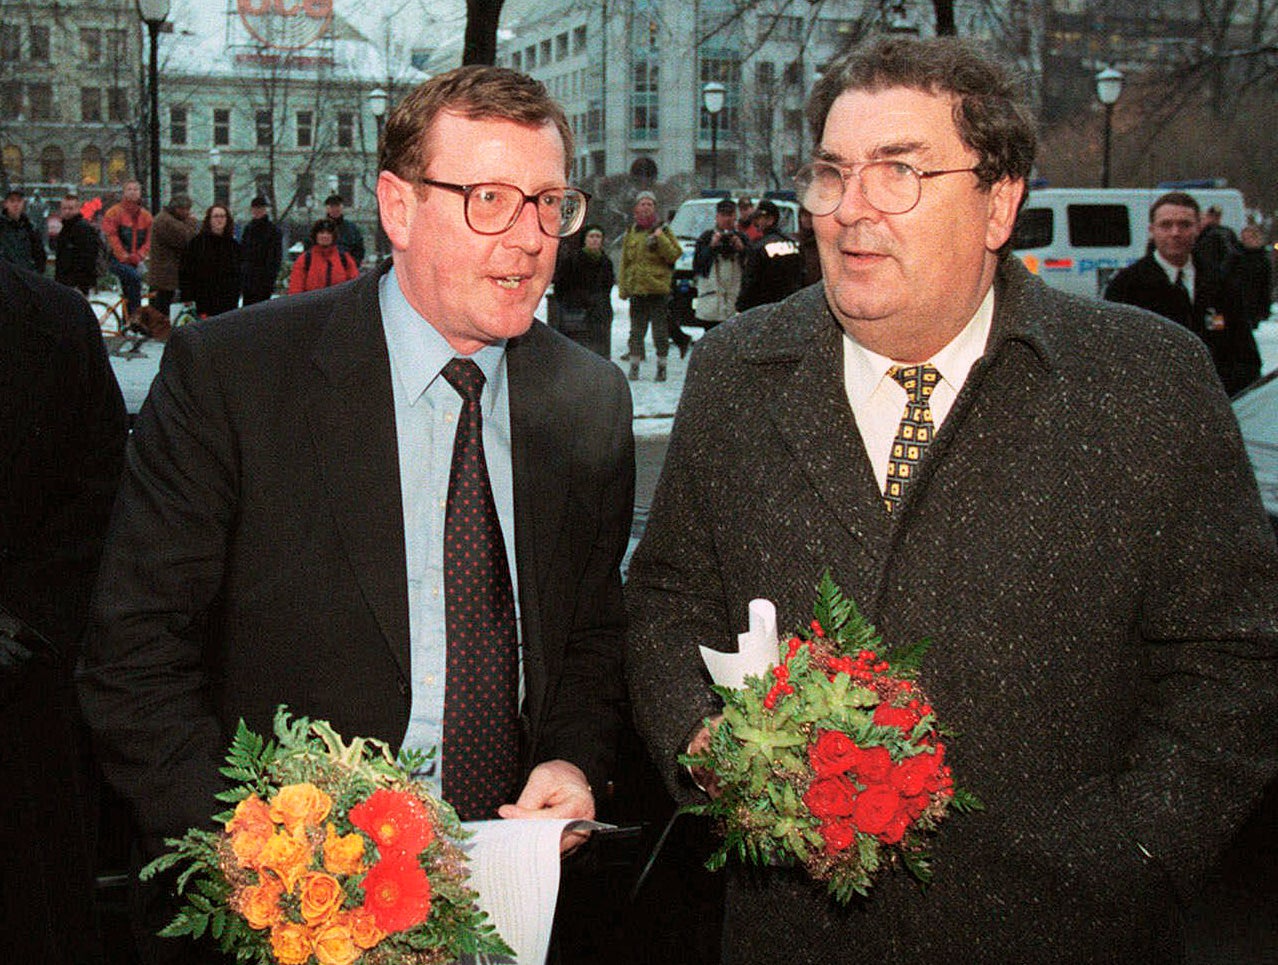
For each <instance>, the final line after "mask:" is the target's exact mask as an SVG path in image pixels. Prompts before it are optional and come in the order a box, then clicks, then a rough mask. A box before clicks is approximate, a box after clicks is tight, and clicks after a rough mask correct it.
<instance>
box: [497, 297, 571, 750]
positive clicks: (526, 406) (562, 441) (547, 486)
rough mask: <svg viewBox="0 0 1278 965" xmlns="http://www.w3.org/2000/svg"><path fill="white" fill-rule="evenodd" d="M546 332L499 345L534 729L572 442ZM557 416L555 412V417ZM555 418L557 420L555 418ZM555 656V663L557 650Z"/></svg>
mask: <svg viewBox="0 0 1278 965" xmlns="http://www.w3.org/2000/svg"><path fill="white" fill-rule="evenodd" d="M547 341H549V333H548V330H545V329H543V328H542V327H541V326H540V325H539V324H538V323H536V322H534V323H533V327H532V328H531V329H529V331H528V332H527V333H526V334H524V335H521V336H520V337H519V338H517V339H512V340H511V341H510V342H509V343H508V344H507V347H506V373H507V378H508V379H509V381H510V391H509V395H510V438H511V466H512V470H513V473H514V486H515V563H516V566H517V567H518V576H519V611H520V623H521V625H522V629H523V643H524V676H525V681H526V685H527V686H526V688H525V693H526V696H527V701H528V708H527V709H528V716H529V717H530V719H531V720H532V721H533V725H534V728H535V727H536V722H537V721H538V720H539V718H540V714H541V709H542V698H543V696H544V691H545V686H546V681H547V680H548V679H549V673H550V667H549V666H548V657H550V656H551V655H549V654H548V653H547V650H548V648H549V647H551V646H553V645H554V641H547V640H543V639H542V633H541V596H542V591H543V589H544V586H545V580H546V579H547V577H548V576H549V575H550V565H549V561H550V555H551V554H552V553H553V552H554V548H555V545H556V543H557V542H558V536H559V531H560V528H561V527H562V526H563V520H564V512H565V511H566V507H567V498H568V486H569V482H570V478H569V476H570V472H569V467H570V466H571V464H572V447H573V440H572V439H571V438H567V437H566V434H565V432H564V426H563V424H562V413H563V412H564V411H566V410H565V408H564V406H566V405H567V402H565V401H563V400H560V399H558V398H557V396H558V395H559V393H560V391H561V387H560V386H559V385H558V382H557V380H556V379H555V376H554V368H553V366H552V365H551V364H550V356H551V349H552V348H553V346H549V345H547V344H544V343H545V342H547ZM557 414H559V416H557ZM557 420H558V421H557ZM554 656H555V661H554V662H557V655H554Z"/></svg>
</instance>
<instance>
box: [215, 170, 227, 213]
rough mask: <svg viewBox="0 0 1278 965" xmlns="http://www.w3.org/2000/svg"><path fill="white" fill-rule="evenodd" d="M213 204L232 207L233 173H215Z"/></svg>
mask: <svg viewBox="0 0 1278 965" xmlns="http://www.w3.org/2000/svg"><path fill="white" fill-rule="evenodd" d="M213 203H214V204H224V205H226V206H227V207H228V208H229V207H230V206H231V172H230V171H214V172H213Z"/></svg>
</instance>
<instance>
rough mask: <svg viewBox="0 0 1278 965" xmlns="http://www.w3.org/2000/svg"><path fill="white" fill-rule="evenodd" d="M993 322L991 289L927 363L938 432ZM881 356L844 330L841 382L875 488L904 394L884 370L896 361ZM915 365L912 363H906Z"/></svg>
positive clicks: (883, 481) (882, 481) (883, 474)
mask: <svg viewBox="0 0 1278 965" xmlns="http://www.w3.org/2000/svg"><path fill="white" fill-rule="evenodd" d="M993 321H994V289H993V287H991V288H990V290H989V291H988V292H986V294H985V299H984V301H982V302H981V305H980V307H979V308H977V310H976V314H975V315H973V316H972V318H971V320H970V321H969V322H968V323H967V324H966V325H965V326H963V329H962V331H960V332H959V333H958V335H956V336H954V338H953V339H951V340H950V343H949V344H948V345H946V346H945V348H943V349H941V350H940V351H939V352H937V353H936V354H935V355H934V356H932V357H931V358H930V359H927V360H926V361H927V362H930V363H931V364H932V365H934V366H935V367H936V370H937V372H939V373H940V381H938V382H937V384H936V388H934V389H933V390H932V396H931V398H930V399H929V400H928V405H929V408H931V410H932V424H933V426H935V427H936V429H937V431H940V428H941V424H942V423H943V422H944V421H945V417H946V416H947V415H949V412H950V409H951V408H952V407H953V405H954V400H955V399H956V398H958V394H959V390H960V389H962V388H963V383H964V382H965V381H967V373H968V372H970V371H971V369H972V366H973V365H974V364H975V363H976V360H977V359H979V358H980V357H981V356H982V355H983V354H985V343H986V342H987V341H988V340H989V336H990V326H991V324H992V323H993ZM901 364H906V363H900V362H896V361H893V360H892V359H890V358H887V357H886V356H883V355H879V354H878V353H877V352H871V351H870V350H869V349H867V348H866V347H865V346H863V345H861V344H860V343H859V342H857V341H856V340H855V339H853V338H852V336H850V335H848V334H847V332H844V333H843V386H844V389H845V390H846V391H847V394H848V402H849V403H850V404H851V406H852V415H853V416H854V417H855V419H856V427H857V429H858V430H860V433H861V441H862V442H863V443H864V444H865V452H866V455H868V456H869V457H870V465H871V466H872V467H873V468H874V478H875V480H876V481H877V482H878V484H879V491H880V492H882V491H883V488H884V487H885V486H886V485H887V469H888V462H889V460H890V459H891V456H892V442H893V440H894V439H895V438H896V432H897V429H898V428H899V427H900V425H901V417H902V416H903V415H904V414H905V405H906V403H907V402H908V401H909V396H908V395H907V394H906V391H905V389H904V388H903V387H902V386H901V385H900V383H898V382H897V381H896V380H895V379H893V378H891V377H890V376H889V375H888V374H887V373H888V369H890V368H891V367H892V366H893V365H901ZM908 364H915V363H908Z"/></svg>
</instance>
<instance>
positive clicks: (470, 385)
mask: <svg viewBox="0 0 1278 965" xmlns="http://www.w3.org/2000/svg"><path fill="white" fill-rule="evenodd" d="M443 376H444V378H445V379H447V380H448V384H449V385H451V386H452V387H453V388H454V389H456V390H457V392H458V394H459V395H460V396H461V397H462V398H463V399H465V400H466V401H467V402H474V403H475V404H478V403H479V394H480V393H481V392H483V391H484V373H483V370H481V369H480V367H479V366H478V365H476V364H475V363H474V362H472V361H471V360H470V359H451V360H450V361H449V362H448V364H447V365H445V366H444V371H443Z"/></svg>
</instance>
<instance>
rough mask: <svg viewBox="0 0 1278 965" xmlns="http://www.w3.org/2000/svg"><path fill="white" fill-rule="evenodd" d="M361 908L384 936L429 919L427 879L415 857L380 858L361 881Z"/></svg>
mask: <svg viewBox="0 0 1278 965" xmlns="http://www.w3.org/2000/svg"><path fill="white" fill-rule="evenodd" d="M363 907H364V909H365V910H366V911H368V912H370V913H371V914H372V916H373V920H374V921H376V922H377V927H378V928H380V929H381V930H382V931H384V932H386V933H387V934H391V933H393V932H398V931H405V930H407V929H409V928H412V927H414V926H415V925H420V924H421V923H422V922H424V921H425V920H426V919H427V918H429V917H430V879H429V878H427V877H426V872H425V871H423V870H422V867H421V865H419V864H418V863H417V859H416V858H412V857H409V856H407V855H392V856H391V857H389V858H383V859H382V860H381V861H379V862H377V864H375V865H373V868H372V870H371V871H369V873H368V875H367V876H366V877H365V878H364V905H363Z"/></svg>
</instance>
